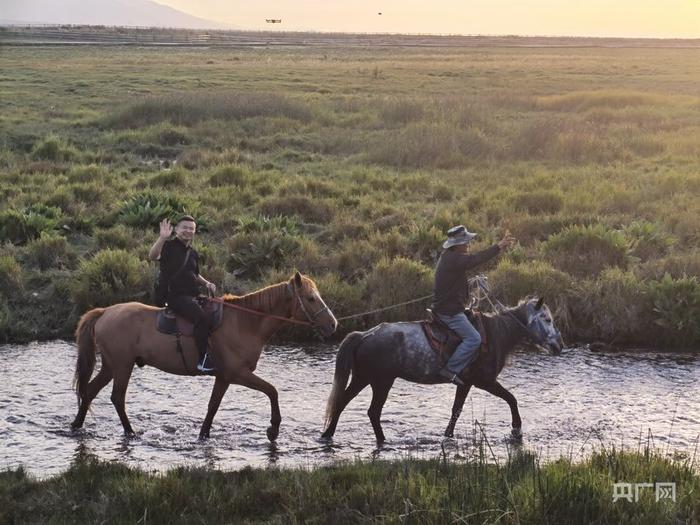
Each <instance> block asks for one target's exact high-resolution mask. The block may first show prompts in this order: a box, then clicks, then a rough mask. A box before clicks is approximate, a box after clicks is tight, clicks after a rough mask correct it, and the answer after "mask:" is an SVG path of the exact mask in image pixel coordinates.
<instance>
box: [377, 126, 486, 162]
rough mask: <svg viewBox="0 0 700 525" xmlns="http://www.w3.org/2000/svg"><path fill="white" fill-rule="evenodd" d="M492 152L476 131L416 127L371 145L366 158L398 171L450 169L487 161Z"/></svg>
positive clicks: (470, 129)
mask: <svg viewBox="0 0 700 525" xmlns="http://www.w3.org/2000/svg"><path fill="white" fill-rule="evenodd" d="M492 152H493V151H492V147H491V145H490V143H489V141H488V139H487V138H486V136H485V135H484V134H483V132H482V131H481V130H479V129H477V128H467V129H455V128H454V127H452V126H447V125H444V124H433V125H427V124H418V123H416V124H411V125H409V126H407V127H406V128H404V129H402V130H400V131H399V132H391V133H390V134H386V135H385V137H384V139H383V140H377V141H375V142H374V143H373V144H372V145H371V147H370V152H369V156H368V158H369V160H370V161H372V162H377V163H380V164H388V165H391V166H397V167H402V168H403V167H415V168H453V167H458V166H463V165H465V164H467V163H468V162H469V161H470V160H476V159H482V158H485V157H488V156H489V155H491V153H492Z"/></svg>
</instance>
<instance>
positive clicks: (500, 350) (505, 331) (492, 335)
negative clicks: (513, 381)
mask: <svg viewBox="0 0 700 525" xmlns="http://www.w3.org/2000/svg"><path fill="white" fill-rule="evenodd" d="M528 300H529V298H526V299H521V300H520V302H518V304H517V305H515V306H509V307H507V308H506V309H505V310H503V311H502V312H489V313H484V317H485V318H486V319H485V325H486V329H487V334H488V337H489V347H490V348H491V349H493V350H495V352H496V353H497V356H495V357H496V358H497V362H498V369H499V371H500V369H501V368H502V367H503V366H505V364H506V359H507V357H508V354H509V353H510V351H511V350H512V349H513V346H514V345H515V342H516V341H517V340H518V339H519V338H520V337H521V334H522V331H521V330H522V328H521V327H520V326H519V323H518V321H516V320H515V319H514V318H513V317H514V316H515V318H516V319H518V320H519V321H520V322H523V319H521V315H522V314H521V311H522V307H523V306H524V305H525V304H526V303H527V301H528ZM524 322H525V323H526V322H527V320H525V321H524Z"/></svg>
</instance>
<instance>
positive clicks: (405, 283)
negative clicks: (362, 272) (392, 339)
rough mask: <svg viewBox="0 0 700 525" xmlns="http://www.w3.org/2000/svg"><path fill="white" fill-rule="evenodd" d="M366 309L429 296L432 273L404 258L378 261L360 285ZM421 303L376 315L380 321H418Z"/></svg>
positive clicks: (423, 309) (385, 258)
mask: <svg viewBox="0 0 700 525" xmlns="http://www.w3.org/2000/svg"><path fill="white" fill-rule="evenodd" d="M362 285H363V288H364V294H363V297H364V298H365V300H366V303H365V305H366V306H367V307H368V308H367V309H373V308H383V307H386V306H393V305H397V304H399V303H403V302H406V301H411V300H413V299H417V298H419V297H422V296H426V295H430V294H431V293H432V291H433V272H432V271H431V270H430V269H429V268H428V267H426V266H424V265H423V264H422V263H420V262H418V261H414V260H411V259H406V258H404V257H395V258H393V259H389V258H388V257H384V258H382V259H381V260H380V261H379V262H378V263H377V265H376V266H375V267H374V268H372V271H371V272H369V273H368V274H367V277H366V278H365V279H364V282H363V283H362ZM426 304H428V300H426V301H425V302H419V303H413V304H410V305H406V306H400V307H398V308H393V309H391V310H388V311H384V312H381V313H379V314H376V315H375V316H374V318H375V319H376V320H378V321H379V320H381V321H392V320H394V321H396V320H410V319H418V318H421V317H422V316H423V315H424V313H425V307H426Z"/></svg>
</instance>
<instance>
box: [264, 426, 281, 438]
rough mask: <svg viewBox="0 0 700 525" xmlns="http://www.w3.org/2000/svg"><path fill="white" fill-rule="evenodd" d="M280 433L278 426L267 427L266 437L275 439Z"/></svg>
mask: <svg viewBox="0 0 700 525" xmlns="http://www.w3.org/2000/svg"><path fill="white" fill-rule="evenodd" d="M279 434H280V427H272V426H270V427H267V439H269V440H270V441H275V440H276V439H277V436H279Z"/></svg>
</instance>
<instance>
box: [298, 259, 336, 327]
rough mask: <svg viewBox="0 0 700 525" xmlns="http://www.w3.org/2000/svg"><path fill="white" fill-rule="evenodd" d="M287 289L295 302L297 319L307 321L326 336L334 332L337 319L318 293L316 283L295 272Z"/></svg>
mask: <svg viewBox="0 0 700 525" xmlns="http://www.w3.org/2000/svg"><path fill="white" fill-rule="evenodd" d="M289 289H290V290H291V292H292V297H293V300H294V301H295V302H296V304H295V305H294V307H293V311H294V312H295V313H294V316H295V317H296V318H297V319H300V320H302V321H309V322H310V323H311V326H313V327H314V328H317V329H318V330H320V331H321V333H322V334H323V335H324V336H326V337H327V336H329V335H331V334H332V333H333V332H335V329H336V328H337V327H338V321H337V320H336V318H335V316H334V315H333V312H331V309H330V308H328V306H326V303H325V302H324V301H323V299H322V298H321V294H320V293H318V288H316V283H314V282H313V281H312V280H311V279H309V278H308V277H305V276H303V275H301V274H300V273H299V272H297V273H296V274H294V276H293V277H292V278H291V279H290V280H289Z"/></svg>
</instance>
